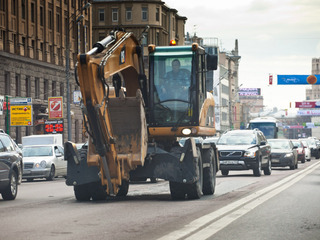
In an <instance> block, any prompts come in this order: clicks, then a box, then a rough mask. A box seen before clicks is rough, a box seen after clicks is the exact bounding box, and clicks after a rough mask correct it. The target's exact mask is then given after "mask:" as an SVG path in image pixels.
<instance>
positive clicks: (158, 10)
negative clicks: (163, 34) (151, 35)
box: [156, 8, 160, 22]
mask: <svg viewBox="0 0 320 240" xmlns="http://www.w3.org/2000/svg"><path fill="white" fill-rule="evenodd" d="M156 21H158V22H159V21H160V9H159V8H157V9H156Z"/></svg>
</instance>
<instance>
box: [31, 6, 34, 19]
mask: <svg viewBox="0 0 320 240" xmlns="http://www.w3.org/2000/svg"><path fill="white" fill-rule="evenodd" d="M31 22H33V23H34V3H31Z"/></svg>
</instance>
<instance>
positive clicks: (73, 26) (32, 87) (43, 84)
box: [0, 0, 92, 142]
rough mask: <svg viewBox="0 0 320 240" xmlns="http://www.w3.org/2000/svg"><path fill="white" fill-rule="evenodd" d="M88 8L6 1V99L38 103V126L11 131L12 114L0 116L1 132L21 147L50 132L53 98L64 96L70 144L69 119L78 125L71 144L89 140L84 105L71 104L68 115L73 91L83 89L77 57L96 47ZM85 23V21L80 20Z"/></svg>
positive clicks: (0, 33)
mask: <svg viewBox="0 0 320 240" xmlns="http://www.w3.org/2000/svg"><path fill="white" fill-rule="evenodd" d="M83 6H85V8H83ZM88 7H90V4H88V2H87V1H83V0H81V1H76V0H70V1H69V0H68V1H66V0H55V1H52V0H41V1H40V0H1V1H0V84H1V86H2V87H1V88H0V96H9V97H10V98H17V97H28V98H29V97H31V98H32V107H33V124H32V126H17V127H13V126H10V124H8V121H9V119H10V118H9V117H10V116H8V115H6V114H5V112H6V111H4V114H3V115H0V128H2V129H4V130H5V131H7V132H9V133H10V135H11V136H12V137H13V138H14V139H16V141H17V142H21V137H22V136H25V135H32V134H42V133H44V132H45V129H44V122H45V120H47V118H48V97H54V96H61V97H63V102H64V111H63V118H62V119H60V120H62V121H63V123H64V131H63V134H64V140H65V141H66V140H67V132H68V129H67V125H68V124H67V115H68V114H71V120H72V123H71V127H72V131H71V134H72V136H70V137H71V139H72V140H73V141H75V142H80V141H83V140H84V139H83V136H82V131H81V129H82V114H81V113H80V109H79V106H78V105H75V104H73V102H72V100H71V103H70V106H71V110H70V111H69V113H67V107H66V106H67V100H66V99H67V96H70V99H72V95H73V92H74V91H75V90H78V87H77V86H76V82H75V80H74V74H73V69H74V64H75V61H76V55H77V54H78V53H79V52H85V51H86V50H87V49H89V47H90V46H91V45H92V43H91V35H92V33H91V11H90V9H88ZM81 15H82V16H83V17H84V18H83V17H82V16H81ZM79 16H81V17H80V18H79ZM80 19H82V21H81V22H80V21H77V20H80ZM76 22H77V23H76ZM67 36H68V39H69V41H67V40H66V39H67V38H66V37H67ZM67 49H69V50H70V51H69V54H68V55H69V58H70V67H71V70H70V85H69V86H70V88H69V92H67V89H68V86H67V81H66V78H67V77H66V72H67V69H66V59H68V58H66V56H68V55H67V54H66V53H68V51H67ZM7 126H9V127H7ZM8 128H9V129H8Z"/></svg>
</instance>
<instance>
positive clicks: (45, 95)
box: [43, 79, 49, 100]
mask: <svg viewBox="0 0 320 240" xmlns="http://www.w3.org/2000/svg"><path fill="white" fill-rule="evenodd" d="M43 89H44V96H43V98H44V100H48V96H49V95H48V92H49V81H48V80H47V79H45V80H44V83H43Z"/></svg>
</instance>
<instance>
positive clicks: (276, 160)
mask: <svg viewBox="0 0 320 240" xmlns="http://www.w3.org/2000/svg"><path fill="white" fill-rule="evenodd" d="M271 162H274V163H278V162H280V160H279V159H272V160H271Z"/></svg>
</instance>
